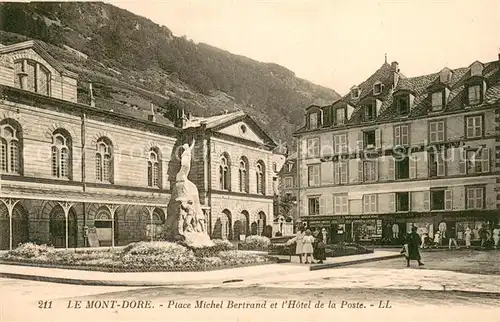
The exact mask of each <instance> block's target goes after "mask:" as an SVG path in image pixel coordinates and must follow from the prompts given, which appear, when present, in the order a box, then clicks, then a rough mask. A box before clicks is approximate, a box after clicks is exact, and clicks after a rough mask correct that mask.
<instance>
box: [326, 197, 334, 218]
mask: <svg viewBox="0 0 500 322" xmlns="http://www.w3.org/2000/svg"><path fill="white" fill-rule="evenodd" d="M328 201H329V202H328V205H327V209H326V212H327V213H328V215H332V214H335V196H334V195H330V199H329V200H328Z"/></svg>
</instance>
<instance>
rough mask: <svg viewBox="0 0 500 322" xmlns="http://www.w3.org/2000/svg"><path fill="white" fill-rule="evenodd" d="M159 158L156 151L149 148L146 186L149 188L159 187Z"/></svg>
mask: <svg viewBox="0 0 500 322" xmlns="http://www.w3.org/2000/svg"><path fill="white" fill-rule="evenodd" d="M160 178H161V170H160V157H159V153H158V149H156V148H151V150H149V160H148V186H150V187H160V186H161V183H160Z"/></svg>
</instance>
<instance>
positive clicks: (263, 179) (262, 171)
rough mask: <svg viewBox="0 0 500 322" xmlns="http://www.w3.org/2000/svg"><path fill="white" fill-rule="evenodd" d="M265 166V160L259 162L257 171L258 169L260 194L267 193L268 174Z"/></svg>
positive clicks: (258, 190)
mask: <svg viewBox="0 0 500 322" xmlns="http://www.w3.org/2000/svg"><path fill="white" fill-rule="evenodd" d="M265 171H266V170H265V167H264V162H262V161H259V162H257V171H256V176H257V193H258V194H262V195H263V194H265V193H266V189H265V185H266V175H265Z"/></svg>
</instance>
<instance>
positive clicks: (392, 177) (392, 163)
mask: <svg viewBox="0 0 500 322" xmlns="http://www.w3.org/2000/svg"><path fill="white" fill-rule="evenodd" d="M387 162H389V167H388V168H389V180H396V160H394V157H393V156H388V157H387Z"/></svg>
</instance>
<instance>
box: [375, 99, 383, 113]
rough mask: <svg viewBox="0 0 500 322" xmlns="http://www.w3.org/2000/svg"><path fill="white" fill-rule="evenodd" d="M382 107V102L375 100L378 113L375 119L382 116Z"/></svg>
mask: <svg viewBox="0 0 500 322" xmlns="http://www.w3.org/2000/svg"><path fill="white" fill-rule="evenodd" d="M381 107H382V102H381V101H379V100H375V109H376V111H377V115H375V117H379V116H380V108H381Z"/></svg>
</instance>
